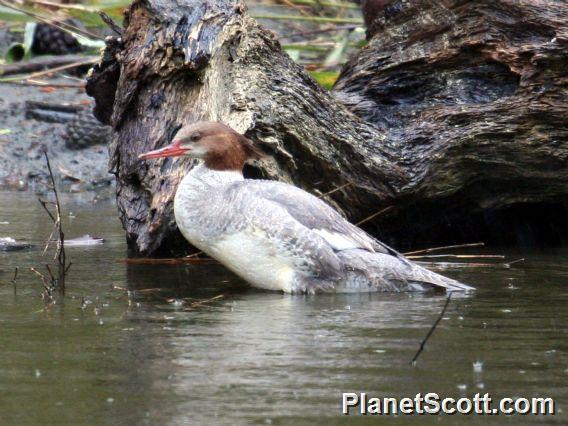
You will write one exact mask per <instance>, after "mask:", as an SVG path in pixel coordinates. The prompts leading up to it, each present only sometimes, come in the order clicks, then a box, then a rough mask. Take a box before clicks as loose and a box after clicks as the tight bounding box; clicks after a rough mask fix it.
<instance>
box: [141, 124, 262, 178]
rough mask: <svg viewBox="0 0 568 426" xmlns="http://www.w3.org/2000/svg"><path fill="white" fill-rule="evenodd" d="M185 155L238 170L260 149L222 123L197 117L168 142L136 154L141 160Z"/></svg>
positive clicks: (259, 154) (212, 165) (210, 165)
mask: <svg viewBox="0 0 568 426" xmlns="http://www.w3.org/2000/svg"><path fill="white" fill-rule="evenodd" d="M184 155H186V156H188V157H191V158H200V159H203V160H204V161H205V166H206V167H208V168H210V169H213V170H238V171H241V170H242V169H243V166H244V165H245V162H246V161H247V160H251V159H259V158H262V157H263V153H262V152H261V151H260V150H259V149H258V148H257V147H255V146H254V144H253V142H252V141H251V140H250V139H248V138H246V137H245V136H243V135H241V134H239V133H237V132H235V131H234V130H233V129H231V128H230V127H229V126H226V125H224V124H222V123H215V122H210V121H201V122H199V123H195V124H190V125H188V126H183V127H182V128H181V129H179V130H178V132H177V133H176V135H175V137H174V140H173V141H172V143H171V144H170V145H168V146H166V147H164V148H160V149H156V150H154V151H150V152H146V153H144V154H141V155H139V156H138V158H140V159H141V160H148V159H150V158H161V157H179V156H184Z"/></svg>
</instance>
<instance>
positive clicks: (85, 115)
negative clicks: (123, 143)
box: [65, 109, 111, 149]
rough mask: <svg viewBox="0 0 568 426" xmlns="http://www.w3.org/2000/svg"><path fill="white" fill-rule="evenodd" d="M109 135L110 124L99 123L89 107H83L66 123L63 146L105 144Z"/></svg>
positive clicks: (82, 146) (77, 146) (79, 146)
mask: <svg viewBox="0 0 568 426" xmlns="http://www.w3.org/2000/svg"><path fill="white" fill-rule="evenodd" d="M110 137H111V128H110V126H105V125H104V124H101V123H100V122H99V121H98V120H97V119H96V118H95V117H94V116H93V112H92V111H91V110H90V109H85V110H83V111H81V112H79V113H77V114H76V115H75V117H74V118H73V119H72V120H71V121H70V122H69V123H68V124H67V134H66V135H65V146H66V147H67V148H69V149H83V148H87V147H89V146H92V145H105V144H107V143H108V142H110Z"/></svg>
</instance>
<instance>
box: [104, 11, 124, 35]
mask: <svg viewBox="0 0 568 426" xmlns="http://www.w3.org/2000/svg"><path fill="white" fill-rule="evenodd" d="M99 16H100V17H101V19H102V20H103V22H104V23H105V24H107V25H108V26H109V28H110V29H111V30H113V31H114V32H115V33H117V34H118V35H119V36H122V28H121V27H120V25H118V24H117V23H116V22H114V20H113V19H112V18H111V17H110V16H108V15H107V14H106V13H105V12H102V11H101V12H99Z"/></svg>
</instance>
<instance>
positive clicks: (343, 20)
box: [253, 15, 363, 25]
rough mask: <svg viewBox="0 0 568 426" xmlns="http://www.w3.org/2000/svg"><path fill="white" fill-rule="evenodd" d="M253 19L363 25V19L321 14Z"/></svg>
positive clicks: (263, 16)
mask: <svg viewBox="0 0 568 426" xmlns="http://www.w3.org/2000/svg"><path fill="white" fill-rule="evenodd" d="M253 18H255V19H270V20H285V21H310V22H319V23H322V22H326V23H332V24H359V25H363V21H362V20H361V19H357V18H328V17H323V16H297V15H253Z"/></svg>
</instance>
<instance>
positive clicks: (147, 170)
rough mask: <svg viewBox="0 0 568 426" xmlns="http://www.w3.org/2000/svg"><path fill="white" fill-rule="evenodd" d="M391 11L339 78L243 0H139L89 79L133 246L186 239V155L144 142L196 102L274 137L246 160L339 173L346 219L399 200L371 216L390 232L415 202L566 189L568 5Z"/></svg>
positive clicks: (422, 6) (204, 114) (487, 199)
mask: <svg viewBox="0 0 568 426" xmlns="http://www.w3.org/2000/svg"><path fill="white" fill-rule="evenodd" d="M409 3H412V5H410V4H409ZM385 10H386V9H385ZM388 11H389V12H388V14H386V15H385V14H383V15H381V14H380V13H379V15H378V18H377V19H376V20H374V23H373V25H374V27H373V28H377V29H378V30H377V32H375V33H374V36H373V37H372V39H371V40H370V44H369V46H367V47H366V48H364V49H363V50H362V51H361V52H360V53H359V54H358V55H357V56H356V57H355V58H353V60H352V61H351V62H350V63H349V64H348V65H347V66H346V67H345V69H344V70H343V72H342V75H341V77H340V80H339V81H338V83H337V86H336V88H335V89H334V91H333V93H329V92H326V91H325V90H323V89H322V88H320V87H319V86H318V85H317V84H316V83H315V82H314V81H313V80H312V79H311V78H310V77H309V76H308V75H307V74H306V73H305V72H304V70H303V69H302V68H301V67H299V66H298V65H296V64H295V63H294V62H293V61H292V60H291V59H290V58H289V57H288V56H287V55H286V54H285V53H284V52H283V51H282V50H281V48H280V45H279V43H278V41H277V40H275V38H274V36H273V34H272V33H270V32H269V31H266V30H265V29H263V28H261V27H260V26H259V25H258V24H257V23H256V22H255V21H254V20H253V19H251V18H250V17H249V16H248V15H247V13H246V11H245V8H244V7H243V5H242V4H240V3H233V2H231V1H226V0H216V1H207V2H205V1H190V0H185V1H178V2H176V3H175V6H174V5H173V4H172V2H169V1H165V0H146V1H135V2H134V3H133V4H132V5H131V7H130V9H129V11H128V14H127V16H126V19H125V28H124V31H123V33H122V38H121V39H120V40H118V39H114V40H109V44H108V47H107V49H106V52H105V55H104V58H103V61H102V62H101V64H100V65H98V66H96V67H95V69H94V72H93V73H92V75H91V77H90V79H89V82H88V86H87V90H88V93H90V94H91V95H92V96H93V97H94V98H95V100H96V102H97V107H96V109H95V111H96V114H97V117H98V118H99V119H101V120H102V121H103V122H106V123H108V124H111V125H112V126H113V127H114V130H115V133H114V137H113V142H112V144H111V146H110V156H111V170H112V172H113V173H115V174H116V176H117V200H118V206H119V210H120V215H121V219H122V222H123V225H124V227H125V229H126V231H127V235H128V238H129V241H130V242H131V243H132V245H133V246H134V247H135V248H136V249H138V250H140V251H143V252H147V253H150V252H154V251H156V250H158V249H160V248H167V249H171V248H173V247H176V246H177V243H178V242H182V246H183V244H184V243H183V239H182V238H181V236H180V234H179V233H178V232H177V231H176V226H175V223H174V220H173V215H172V200H173V195H174V192H175V189H176V186H177V183H178V182H179V180H180V179H181V177H182V176H183V175H184V174H185V172H186V171H187V170H188V169H190V168H191V167H192V166H193V163H192V161H191V160H186V159H176V160H173V161H172V159H165V160H160V161H155V162H151V163H150V162H141V161H139V160H138V159H137V156H138V154H139V153H141V152H144V151H146V150H149V149H153V148H156V147H158V146H162V145H164V144H165V143H167V141H168V140H169V139H171V137H172V135H173V134H174V132H175V131H176V130H177V129H178V128H179V126H180V125H182V124H187V123H190V122H193V121H197V120H201V119H208V120H218V121H223V122H225V123H226V124H228V125H230V126H232V127H233V128H235V129H236V130H237V131H240V132H243V133H246V135H247V136H248V137H249V138H251V139H253V140H254V141H255V142H257V143H258V144H259V145H260V146H261V147H262V148H263V149H264V150H265V151H266V152H267V153H268V154H270V155H269V156H268V157H267V160H265V161H263V162H261V163H258V164H256V165H254V166H251V167H248V168H247V169H246V170H245V172H246V174H247V175H249V176H252V177H259V176H262V177H265V178H271V179H283V180H286V181H290V182H294V183H295V184H297V185H299V186H302V187H304V188H306V189H308V190H310V191H313V192H316V193H317V192H320V193H326V192H329V191H332V190H333V189H335V188H337V187H342V188H343V189H342V190H339V191H334V192H333V193H331V194H330V195H329V196H327V197H326V198H327V200H328V201H329V202H331V203H334V204H336V205H337V206H339V207H340V208H342V210H343V211H344V212H345V213H346V214H347V215H348V216H349V217H350V218H352V219H353V220H354V221H358V220H360V219H363V218H365V217H367V216H369V215H370V214H372V213H374V212H377V211H380V210H382V209H384V208H385V207H389V206H393V208H390V209H388V214H385V215H382V216H381V215H379V216H377V217H375V218H373V220H372V221H369V222H367V224H366V225H367V226H370V228H369V229H370V230H371V231H375V232H376V231H378V229H379V228H378V227H377V226H379V227H380V226H381V225H384V224H388V225H389V228H386V227H381V228H380V236H381V237H382V238H384V237H385V236H388V235H394V236H400V235H401V233H402V232H399V231H400V230H403V231H404V233H405V234H407V235H411V236H415V235H416V233H417V230H419V229H420V228H419V227H420V225H419V224H418V222H419V221H417V220H415V214H416V213H415V212H416V211H424V210H427V211H428V214H427V217H424V218H423V219H424V220H423V221H422V223H423V225H426V226H432V229H439V224H437V225H436V220H437V219H438V218H440V217H441V216H443V215H446V214H449V212H452V213H453V214H458V215H460V216H462V215H463V212H468V213H472V214H474V213H476V212H483V211H484V210H485V209H487V208H496V207H499V208H501V207H506V206H510V205H513V204H516V203H519V202H523V203H525V202H531V203H535V202H538V203H541V202H554V203H558V202H562V201H565V200H566V196H567V193H568V168H567V167H566V160H567V157H568V147H567V144H566V136H567V133H566V102H565V101H566V99H565V93H564V89H565V86H566V75H565V74H563V70H564V69H565V68H566V59H565V57H566V55H565V53H566V41H567V37H566V36H567V34H566V26H567V24H566V19H565V15H566V12H565V11H564V10H562V7H561V6H560V5H559V4H556V3H555V2H553V1H543V2H538V5H537V6H535V2H526V4H525V3H522V2H516V1H513V0H507V1H505V0H502V1H493V2H489V1H487V2H464V1H458V0H455V1H449V0H448V1H445V2H440V1H429V0H421V1H416V2H402V1H401V2H392V3H391V4H390V5H389V8H388ZM346 107H347V108H346ZM347 183H349V185H348V186H345V185H346V184H347ZM407 218H410V222H409V221H408V220H406V219H407ZM434 225H436V226H438V228H436V226H434ZM393 230H394V232H392V231H393ZM454 236H455V235H454ZM432 237H433V235H432V232H430V233H429V235H428V236H427V237H426V238H427V239H430V240H432V241H434V240H444V241H445V240H448V239H440V238H432ZM451 239H452V237H450V238H449V240H450V241H451Z"/></svg>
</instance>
